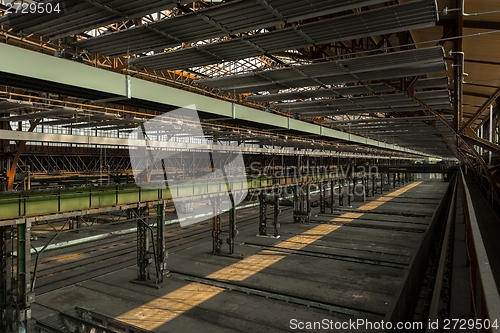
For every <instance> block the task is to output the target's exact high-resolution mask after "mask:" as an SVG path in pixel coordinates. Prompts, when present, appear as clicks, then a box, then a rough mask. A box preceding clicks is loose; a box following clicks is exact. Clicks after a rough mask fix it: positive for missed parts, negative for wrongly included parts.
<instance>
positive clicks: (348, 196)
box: [347, 178, 353, 207]
mask: <svg viewBox="0 0 500 333" xmlns="http://www.w3.org/2000/svg"><path fill="white" fill-rule="evenodd" d="M352 181H353V179H352V178H348V179H347V207H352V206H351V190H352V187H353V185H352V184H351V182H352Z"/></svg>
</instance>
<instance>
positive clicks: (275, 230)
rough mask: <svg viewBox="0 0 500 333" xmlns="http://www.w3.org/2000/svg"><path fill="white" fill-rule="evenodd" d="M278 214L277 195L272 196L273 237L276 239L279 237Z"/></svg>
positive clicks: (278, 199) (278, 200) (278, 198)
mask: <svg viewBox="0 0 500 333" xmlns="http://www.w3.org/2000/svg"><path fill="white" fill-rule="evenodd" d="M279 213H280V197H279V194H278V193H275V194H274V223H273V226H274V233H273V236H274V237H276V238H278V237H279V236H280V233H279V230H278V229H279V221H278V215H279Z"/></svg>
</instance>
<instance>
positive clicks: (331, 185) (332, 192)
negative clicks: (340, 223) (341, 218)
mask: <svg viewBox="0 0 500 333" xmlns="http://www.w3.org/2000/svg"><path fill="white" fill-rule="evenodd" d="M334 194H335V181H334V180H333V179H332V180H331V181H330V214H333V204H334V203H335V196H334Z"/></svg>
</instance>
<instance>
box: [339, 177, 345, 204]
mask: <svg viewBox="0 0 500 333" xmlns="http://www.w3.org/2000/svg"><path fill="white" fill-rule="evenodd" d="M339 186H340V187H339V190H340V191H339V206H343V205H344V179H341V180H340V183H339Z"/></svg>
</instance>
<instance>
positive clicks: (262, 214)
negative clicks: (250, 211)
mask: <svg viewBox="0 0 500 333" xmlns="http://www.w3.org/2000/svg"><path fill="white" fill-rule="evenodd" d="M259 203H260V205H259V235H261V236H265V235H266V222H267V203H266V195H265V193H264V192H263V191H260V193H259ZM294 204H295V201H294Z"/></svg>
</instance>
